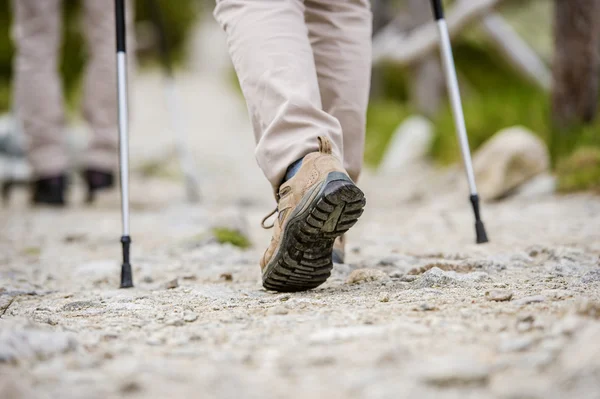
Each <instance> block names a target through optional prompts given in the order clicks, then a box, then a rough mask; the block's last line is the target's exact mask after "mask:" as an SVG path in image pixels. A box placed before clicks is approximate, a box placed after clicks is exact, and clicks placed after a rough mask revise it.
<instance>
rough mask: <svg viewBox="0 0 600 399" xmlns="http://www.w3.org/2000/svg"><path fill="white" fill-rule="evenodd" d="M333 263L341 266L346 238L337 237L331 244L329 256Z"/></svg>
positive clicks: (344, 255) (344, 257)
mask: <svg viewBox="0 0 600 399" xmlns="http://www.w3.org/2000/svg"><path fill="white" fill-rule="evenodd" d="M331 259H332V260H333V263H337V264H340V265H341V264H343V263H344V260H345V259H346V238H345V236H344V235H341V236H339V237H338V238H336V239H335V241H334V242H333V252H332V254H331Z"/></svg>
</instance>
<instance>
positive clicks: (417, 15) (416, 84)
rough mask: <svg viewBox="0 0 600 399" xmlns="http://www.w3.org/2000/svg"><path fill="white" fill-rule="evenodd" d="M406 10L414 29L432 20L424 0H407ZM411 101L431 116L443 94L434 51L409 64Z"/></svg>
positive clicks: (437, 108) (442, 82)
mask: <svg viewBox="0 0 600 399" xmlns="http://www.w3.org/2000/svg"><path fill="white" fill-rule="evenodd" d="M408 11H409V13H410V16H411V21H412V22H413V26H411V29H415V28H417V27H419V26H421V25H424V24H427V23H430V22H432V21H433V14H432V11H431V4H430V2H429V1H424V0H408ZM411 75H412V79H411V81H410V93H411V94H410V95H411V102H412V104H413V105H414V106H415V107H416V109H417V110H418V111H419V112H422V113H423V114H425V115H426V116H429V117H431V116H433V115H435V114H436V113H437V111H438V110H439V108H440V104H441V101H442V98H443V96H444V76H443V74H442V68H441V65H440V59H439V57H438V55H437V53H436V52H434V53H432V54H430V55H427V56H426V57H423V58H422V59H420V60H419V61H417V62H416V63H414V65H412V66H411Z"/></svg>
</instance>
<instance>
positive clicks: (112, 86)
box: [82, 0, 135, 190]
mask: <svg viewBox="0 0 600 399" xmlns="http://www.w3.org/2000/svg"><path fill="white" fill-rule="evenodd" d="M126 5H127V9H126V18H127V53H128V57H129V59H128V61H133V59H134V58H135V48H133V45H134V41H133V34H132V33H133V30H134V26H133V21H134V19H133V7H132V2H131V1H127V2H126ZM82 21H83V24H82V25H83V31H84V33H85V38H86V41H87V48H88V53H89V57H88V61H87V65H86V71H85V81H84V99H83V113H84V116H85V119H86V120H87V122H88V123H89V125H90V128H91V130H92V136H91V140H90V145H89V149H88V151H87V153H86V155H85V163H86V165H85V169H86V179H87V180H88V185H89V186H90V189H91V190H93V189H99V188H104V187H109V186H111V185H112V184H113V173H114V171H115V170H116V168H117V167H118V138H119V135H118V124H117V118H118V111H117V109H118V107H117V67H116V62H117V61H116V48H115V35H116V33H115V5H114V1H113V0H85V1H84V2H83V20H82ZM132 64H133V62H128V65H129V70H128V72H131V71H133V70H134V69H133V68H132ZM129 75H130V79H129V80H130V81H131V73H130V74H129Z"/></svg>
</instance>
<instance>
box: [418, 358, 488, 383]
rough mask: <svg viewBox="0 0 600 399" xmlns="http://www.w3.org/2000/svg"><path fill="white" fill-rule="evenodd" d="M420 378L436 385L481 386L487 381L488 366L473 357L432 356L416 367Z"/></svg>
mask: <svg viewBox="0 0 600 399" xmlns="http://www.w3.org/2000/svg"><path fill="white" fill-rule="evenodd" d="M417 373H418V374H419V377H420V379H421V380H422V381H423V382H425V383H427V384H429V385H434V386H438V387H460V386H482V385H486V384H487V383H488V379H489V374H490V371H489V368H488V367H486V365H484V364H482V363H480V362H479V361H477V360H476V359H475V358H470V357H465V356H461V357H451V356H447V357H439V358H432V359H431V360H429V361H428V362H426V363H425V364H423V366H422V367H419V368H417Z"/></svg>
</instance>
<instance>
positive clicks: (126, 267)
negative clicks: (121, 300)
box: [121, 236, 133, 288]
mask: <svg viewBox="0 0 600 399" xmlns="http://www.w3.org/2000/svg"><path fill="white" fill-rule="evenodd" d="M121 244H122V245H123V263H122V264H121V288H131V287H133V273H132V272H131V263H129V246H130V245H131V237H129V236H123V237H121Z"/></svg>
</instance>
